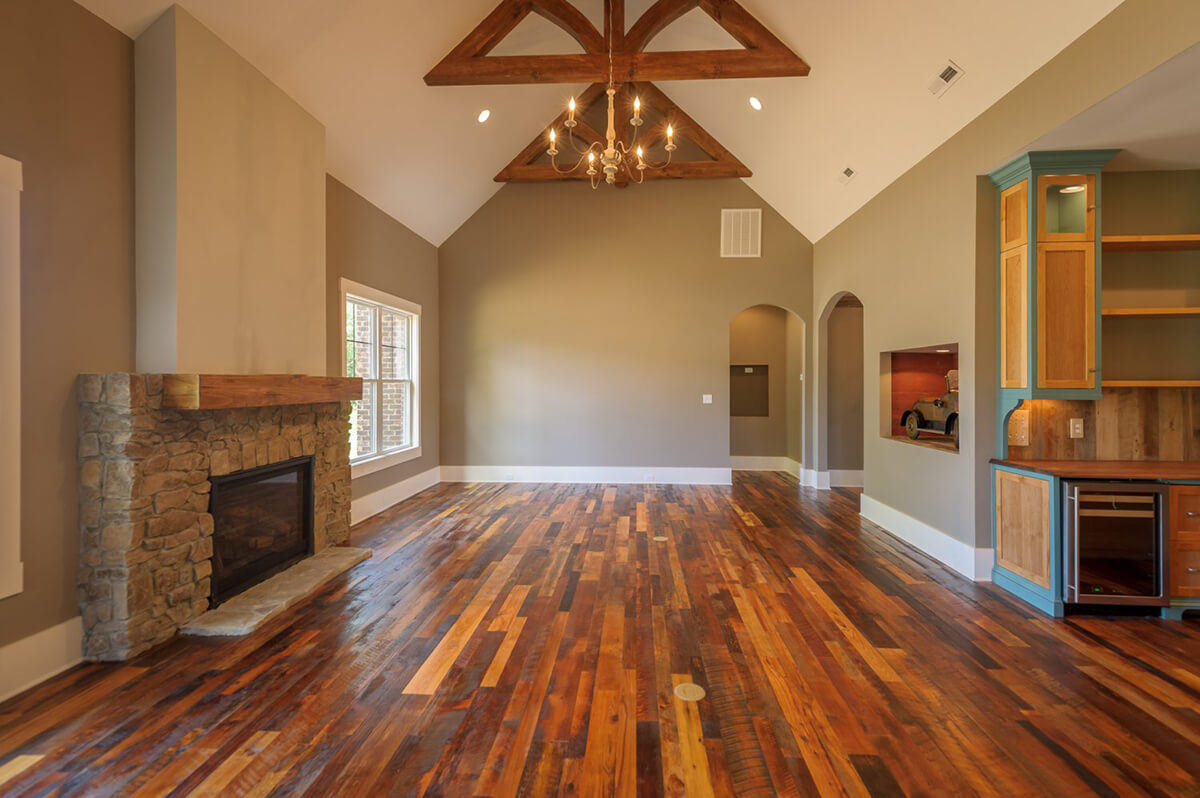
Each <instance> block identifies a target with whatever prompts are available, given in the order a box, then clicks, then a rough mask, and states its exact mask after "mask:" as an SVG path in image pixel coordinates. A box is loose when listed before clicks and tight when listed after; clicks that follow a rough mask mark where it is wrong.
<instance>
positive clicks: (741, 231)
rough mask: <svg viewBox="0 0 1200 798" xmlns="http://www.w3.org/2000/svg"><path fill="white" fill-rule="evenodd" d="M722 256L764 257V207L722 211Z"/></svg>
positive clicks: (725, 209)
mask: <svg viewBox="0 0 1200 798" xmlns="http://www.w3.org/2000/svg"><path fill="white" fill-rule="evenodd" d="M721 257H722V258H761V257H762V208H724V209H723V210H722V211H721Z"/></svg>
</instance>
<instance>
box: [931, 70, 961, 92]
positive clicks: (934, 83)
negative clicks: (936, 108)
mask: <svg viewBox="0 0 1200 798" xmlns="http://www.w3.org/2000/svg"><path fill="white" fill-rule="evenodd" d="M962 74H963V70H962V67H960V66H959V65H958V64H956V63H954V62H953V61H947V62H946V65H945V66H944V67H942V68H941V70H939V71H938V73H937V76H936V77H934V79H933V80H931V81H929V93H930V94H932V95H933V96H934V97H941V96H942V95H943V94H945V93H946V90H947V89H949V88H950V87H951V86H953V85H954V84H955V83H957V82H958V79H959V78H961V77H962Z"/></svg>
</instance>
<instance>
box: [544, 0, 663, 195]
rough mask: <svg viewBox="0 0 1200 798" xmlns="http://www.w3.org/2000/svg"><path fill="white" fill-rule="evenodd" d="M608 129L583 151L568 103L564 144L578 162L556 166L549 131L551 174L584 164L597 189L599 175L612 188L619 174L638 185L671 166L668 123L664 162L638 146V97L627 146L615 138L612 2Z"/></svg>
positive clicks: (568, 172)
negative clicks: (650, 172)
mask: <svg viewBox="0 0 1200 798" xmlns="http://www.w3.org/2000/svg"><path fill="white" fill-rule="evenodd" d="M607 5H608V29H609V31H610V33H609V36H608V91H607V92H606V93H607V94H608V129H607V130H606V131H605V136H604V138H605V140H604V141H603V142H600V141H593V142H591V143H590V144H589V145H588V146H587V147H586V148H584V147H581V146H580V144H579V142H577V141H576V139H575V133H574V130H575V128H576V126H578V124H579V122H578V121H577V120H576V119H575V111H576V110H577V107H576V105H575V98H574V97H572V98H571V100H570V102H568V103H567V119H566V121H565V122H564V123H563V125H564V127H566V129H567V143H568V145H569V146H570V148H571V150H572V151H574V153H575V154H576V155H578V156H579V159H578V160H577V161H576V162H575V164H574V166H570V167H568V168H565V169H564V168H561V167H560V166H559V165H558V132H557V131H556V130H555V129H554V128H553V127H551V128H550V135H549V138H550V146H549V147H548V148H547V150H546V154H547V155H549V156H550V165H551V166H553V167H554V171H555V172H557V173H558V174H560V175H564V176H565V175H571V174H575V173H577V172H578V171H579V170H580V169H582V168H583V166H584V164H586V165H587V171H586V173H585V174H587V176H588V180H589V181H591V184H592V188H593V189H596V188H598V187H599V186H600V175H601V173H603V175H604V182H606V183H608V184H609V185H613V184H615V183H616V182H617V175H618V174H620V173H621V172H622V171H623V172H624V173H625V174H626V175H628V177H629V179H630V180H632V181H633V182H635V183H641V182H642V181H643V180H645V179H646V170H647V169H652V170H657V169H665V168H666V167H667V166H668V165H670V163H671V154H672V153H673V152H675V128H674V127H672V126H671V125H670V124H669V123H668V124H667V131H666V132H667V143H666V145H665V146H664V147H663V149H664V150H665V151H666V153H667V159H666V160H665V161H663V162H662V163H653V162H651V161H649V160H647V153H646V150H645V148H644V147H642V145H641V144H640V143H638V131H639V129H640V128H641V127H642V125H643V124H645V120H643V119H642V100H641V98H640V97H634V99H633V116H632V117H631V118H630V120H629V132H628V136H627V138H628V139H629V141H630V142H631V143H629V144H626V143H625V141H624V140H618V139H617V129H616V96H617V87H616V83H615V81H614V80H613V38H614V36H613V34H612V32H611V31H612V30H613V26H612V3H608V4H607ZM597 161H599V169H597V168H596V167H597V163H596V162H597Z"/></svg>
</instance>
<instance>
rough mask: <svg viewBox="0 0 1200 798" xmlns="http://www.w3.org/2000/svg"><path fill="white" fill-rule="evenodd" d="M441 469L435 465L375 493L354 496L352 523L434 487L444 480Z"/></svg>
mask: <svg viewBox="0 0 1200 798" xmlns="http://www.w3.org/2000/svg"><path fill="white" fill-rule="evenodd" d="M441 471H442V469H441V468H440V467H438V466H434V467H433V468H431V469H429V470H428V471H422V472H421V473H420V474H416V475H415V476H411V477H409V478H408V479H404V480H401V481H400V482H396V483H394V484H391V485H388V486H387V487H386V488H382V489H380V490H377V491H375V492H374V493H368V494H367V495H365V496H357V497H354V498H352V499H351V500H350V524H351V525H354V524H357V523H358V522H359V521H365V520H366V519H368V518H370V517H371V516H373V515H378V514H379V513H382V512H383V511H384V510H386V509H387V508H389V507H392V506H394V505H397V504H399V503H400V502H402V501H404V500H405V499H407V498H408V497H409V496H415V495H417V494H418V493H420V492H421V491H423V490H425V489H426V488H432V487H433V486H434V485H436V484H438V483H439V482H441V481H442V475H441ZM350 490H351V493H353V491H354V483H353V482H352V483H351V484H350Z"/></svg>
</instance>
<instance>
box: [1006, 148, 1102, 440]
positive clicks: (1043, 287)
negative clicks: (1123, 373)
mask: <svg viewBox="0 0 1200 798" xmlns="http://www.w3.org/2000/svg"><path fill="white" fill-rule="evenodd" d="M1116 153H1117V151H1116V150H1069V151H1061V152H1030V153H1026V154H1025V155H1022V156H1021V157H1020V158H1017V159H1016V160H1014V161H1013V162H1012V163H1010V164H1008V165H1007V166H1004V167H1003V168H1001V169H997V170H996V171H995V172H993V173H992V174H991V175H990V177H991V179H992V182H993V183H995V185H996V190H997V192H998V202H997V206H998V207H997V230H998V234H997V252H998V263H999V268H998V269H997V277H996V292H997V293H996V296H997V302H998V305H999V307H998V313H997V318H998V326H999V330H998V335H997V350H998V351H997V362H998V364H999V375H998V376H999V385H1000V401H999V412H1000V422H1001V423H1000V425H999V426H1000V441H999V443H1000V446H999V450H1000V452H1001V457H1003V456H1005V455H1006V454H1007V441H1006V439H1005V436H1004V433H1003V431H1004V429H1005V428H1006V422H1007V419H1008V416H1009V414H1010V413H1011V412H1012V411H1013V410H1014V409H1016V408H1017V406H1018V405H1020V403H1021V402H1022V401H1024V400H1025V399H1099V398H1100V387H1101V383H1100V379H1101V375H1100V335H1099V333H1098V322H1099V319H1100V188H1101V187H1100V182H1101V181H1100V170H1101V169H1102V168H1103V167H1104V165H1105V164H1107V163H1108V162H1109V161H1110V160H1112V158H1113V156H1114V155H1116Z"/></svg>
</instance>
